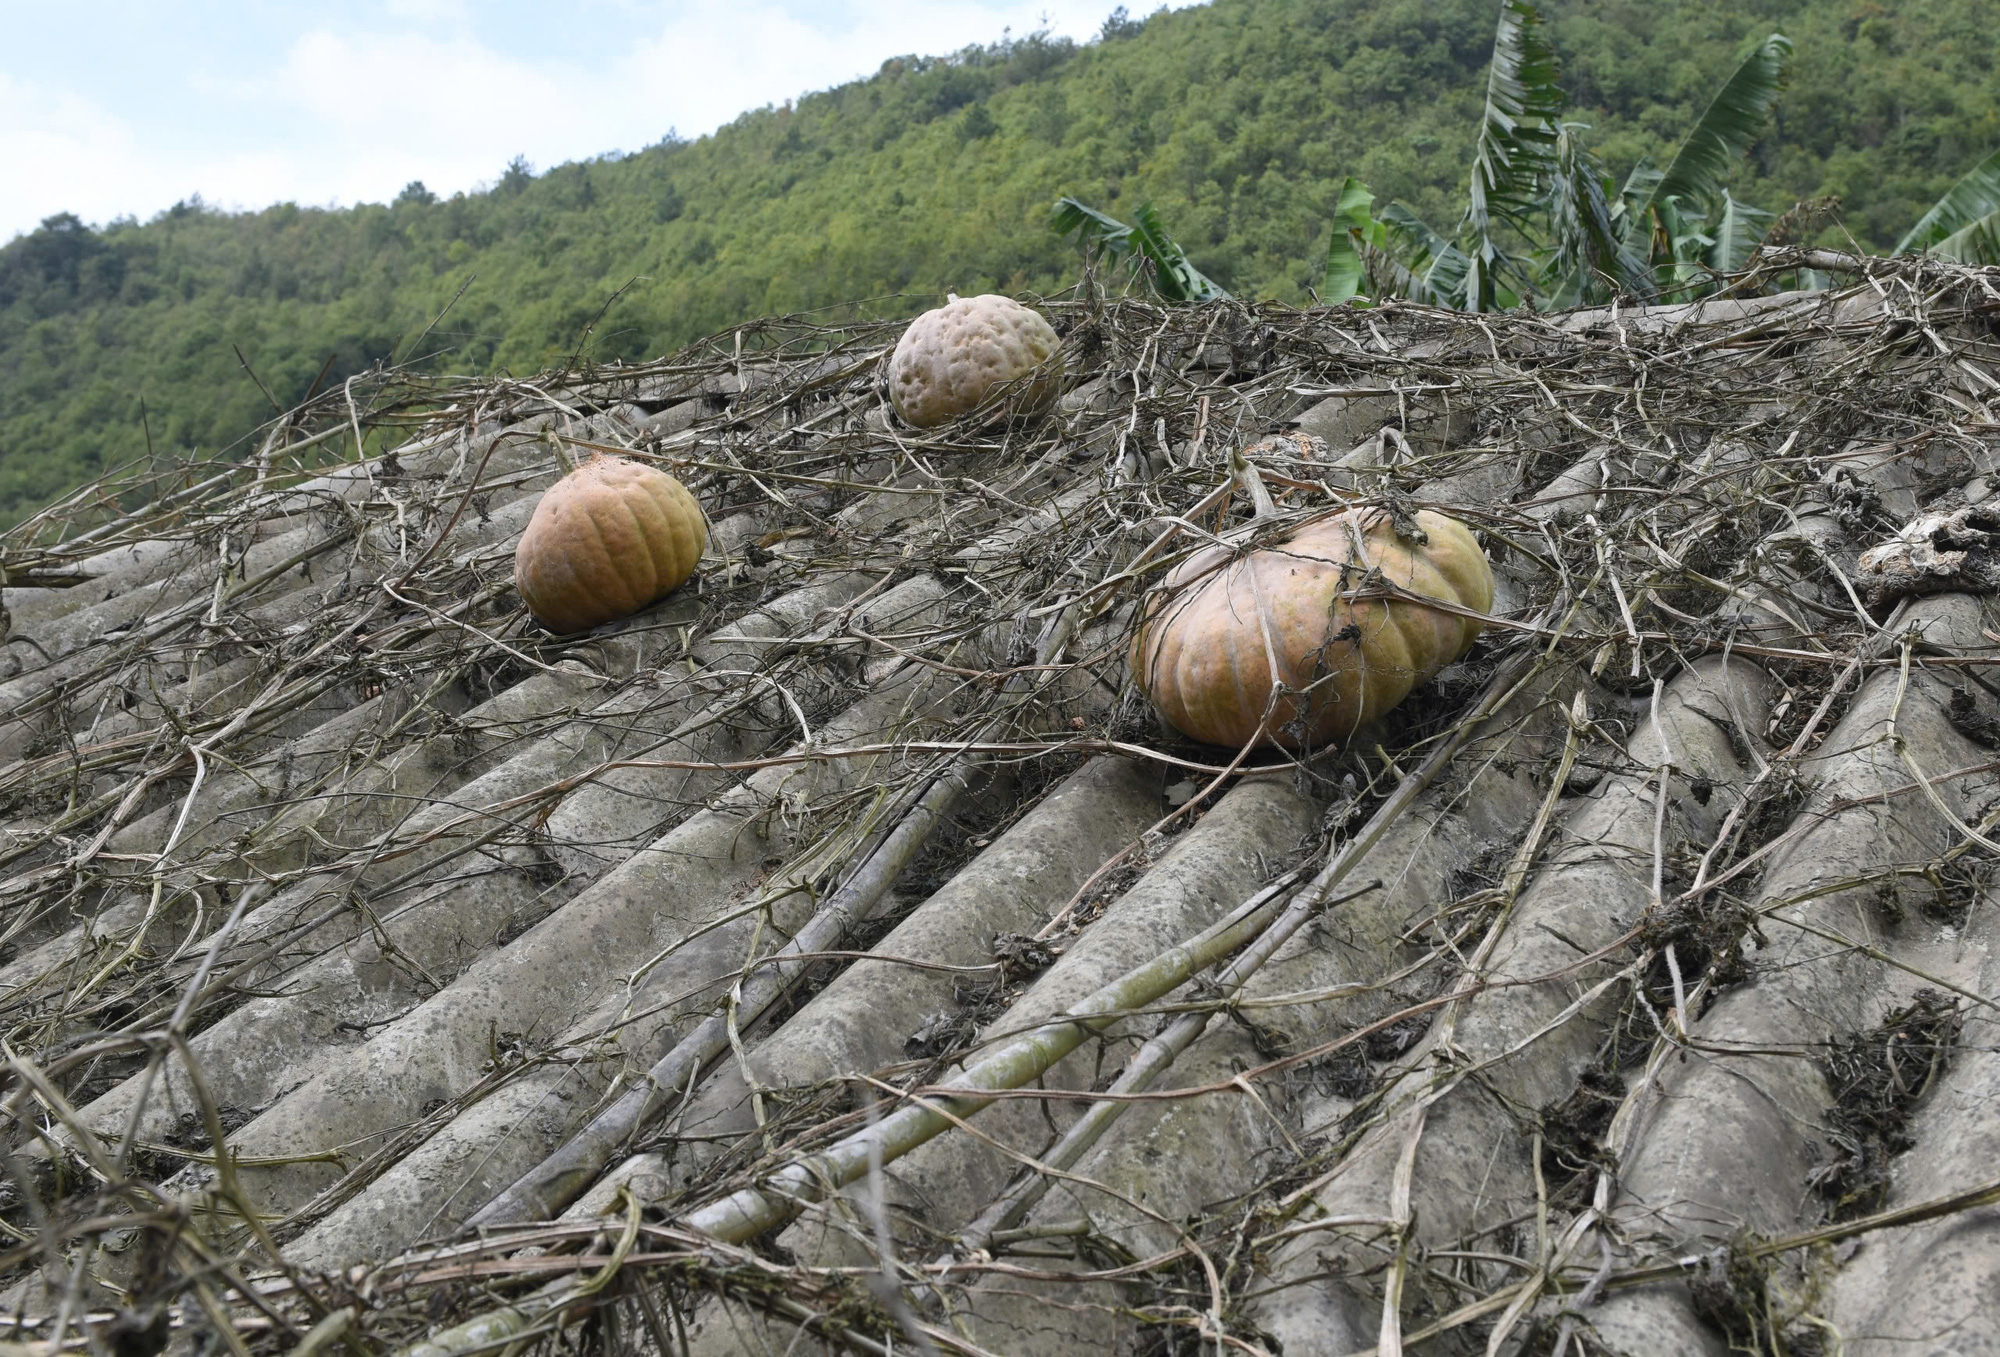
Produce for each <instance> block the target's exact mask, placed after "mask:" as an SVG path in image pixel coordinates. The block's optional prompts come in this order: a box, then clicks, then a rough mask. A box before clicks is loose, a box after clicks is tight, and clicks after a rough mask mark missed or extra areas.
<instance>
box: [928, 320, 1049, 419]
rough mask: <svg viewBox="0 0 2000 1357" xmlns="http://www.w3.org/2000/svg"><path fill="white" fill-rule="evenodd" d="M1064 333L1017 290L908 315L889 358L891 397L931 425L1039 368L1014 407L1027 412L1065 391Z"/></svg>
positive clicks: (1041, 406) (976, 406)
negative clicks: (1060, 352)
mask: <svg viewBox="0 0 2000 1357" xmlns="http://www.w3.org/2000/svg"><path fill="white" fill-rule="evenodd" d="M1058 343H1059V341H1058V340H1057V339H1056V332H1055V330H1054V329H1052V328H1051V327H1050V325H1049V323H1048V321H1046V320H1044V319H1043V318H1042V314H1041V312H1039V311H1036V310H1033V309H1032V308H1030V307H1026V306H1023V305H1021V303H1019V302H1017V301H1015V300H1014V299H1013V298H1012V297H1001V296H995V295H991V294H989V295H987V296H983V297H953V298H952V299H951V300H950V301H949V302H947V303H946V304H945V305H943V306H940V307H938V308H937V309H936V310H935V311H926V312H924V313H923V314H922V315H921V316H918V317H917V318H916V319H915V320H913V321H911V322H910V328H909V329H907V330H905V331H903V337H902V339H901V340H900V341H898V343H897V344H896V352H895V354H894V356H892V357H891V358H890V359H889V403H890V404H891V405H894V406H895V407H896V413H897V414H899V415H901V416H902V417H903V420H904V422H905V423H908V424H911V425H913V426H915V427H916V428H919V429H928V428H932V427H934V426H936V425H939V424H943V423H946V422H948V421H950V420H953V419H956V418H958V416H960V415H962V414H964V413H966V412H967V411H968V410H973V409H977V408H978V407H979V405H980V404H981V403H982V402H983V401H985V400H986V398H987V397H988V396H990V395H992V394H993V391H994V389H995V388H996V387H998V386H1000V385H1002V384H1003V383H1006V382H1011V381H1014V380H1016V379H1017V378H1021V377H1026V376H1027V375H1028V374H1030V373H1035V372H1037V369H1040V371H1039V373H1038V374H1037V375H1036V377H1035V379H1034V380H1033V381H1031V382H1028V383H1026V384H1025V387H1024V389H1023V390H1022V391H1021V392H1020V394H1019V396H1017V397H1016V399H1015V400H1014V401H1013V402H1012V403H1011V408H1012V409H1013V410H1015V411H1017V412H1020V413H1029V412H1032V411H1036V410H1040V409H1043V408H1045V407H1046V406H1047V405H1048V404H1049V403H1050V402H1051V401H1053V400H1054V399H1055V398H1056V397H1057V396H1058V395H1059V394H1061V386H1062V368H1061V362H1060V360H1059V359H1058V360H1057V361H1055V362H1051V361H1050V359H1051V358H1052V357H1053V356H1054V355H1055V352H1056V349H1057V346H1058Z"/></svg>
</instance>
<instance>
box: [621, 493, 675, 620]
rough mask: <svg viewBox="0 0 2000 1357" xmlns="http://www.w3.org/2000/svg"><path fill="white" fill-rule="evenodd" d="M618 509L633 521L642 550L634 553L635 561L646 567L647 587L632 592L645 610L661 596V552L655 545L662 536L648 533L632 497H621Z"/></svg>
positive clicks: (663, 527) (637, 588)
mask: <svg viewBox="0 0 2000 1357" xmlns="http://www.w3.org/2000/svg"><path fill="white" fill-rule="evenodd" d="M647 501H648V502H650V501H651V496H648V497H647ZM618 507H619V508H620V509H623V510H624V511H625V516H626V517H627V518H629V519H631V520H632V533H633V536H634V537H635V538H637V544H638V546H639V547H640V548H641V549H640V550H638V551H635V552H633V553H632V556H633V559H634V560H635V561H643V562H645V565H646V583H645V585H644V586H643V587H636V588H634V589H633V590H632V593H633V595H634V597H636V598H637V599H638V600H639V602H638V603H637V605H636V606H637V607H639V608H643V607H645V606H646V605H647V604H648V603H651V602H652V601H653V600H654V599H656V598H658V597H659V596H660V558H659V550H658V548H657V547H656V546H655V543H656V542H657V541H658V540H659V537H660V536H661V534H657V533H653V532H649V531H647V525H646V523H645V521H644V520H642V519H641V518H640V517H639V506H638V505H637V504H635V503H633V501H632V497H631V496H629V495H620V496H619V497H618ZM660 527H661V529H662V530H663V531H664V529H665V527H666V525H665V524H664V523H662V524H661V525H660Z"/></svg>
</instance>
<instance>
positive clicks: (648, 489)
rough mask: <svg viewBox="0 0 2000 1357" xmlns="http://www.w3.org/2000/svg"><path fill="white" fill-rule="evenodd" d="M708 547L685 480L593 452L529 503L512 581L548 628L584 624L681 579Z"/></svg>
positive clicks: (625, 609)
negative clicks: (532, 504)
mask: <svg viewBox="0 0 2000 1357" xmlns="http://www.w3.org/2000/svg"><path fill="white" fill-rule="evenodd" d="M707 546H708V522H707V520H705V519H704V518H703V517H702V514H701V505H699V504H697V503H696V502H695V498H694V496H693V495H691V494H689V493H688V490H687V487H686V486H684V485H682V484H681V483H680V482H679V481H677V480H675V479H674V478H673V477H672V476H669V475H668V474H667V473H666V472H664V471H660V470H658V469H656V468H654V467H650V466H644V465H641V464H640V463H638V462H629V461H626V460H625V459H624V458H623V457H605V456H603V455H601V454H599V455H594V456H592V457H591V459H590V460H589V461H588V462H585V463H584V464H583V465H582V466H580V467H578V468H577V469H576V470H574V471H572V472H570V473H569V475H567V476H565V477H563V478H562V479H561V480H559V481H557V482H556V483H555V484H554V485H552V486H550V487H549V490H548V493H547V494H545V495H543V496H542V502H541V503H540V504H537V505H536V506H535V513H534V517H532V518H530V519H529V520H528V530H527V531H526V532H524V533H522V534H521V544H520V545H519V546H518V547H516V548H515V549H514V585H515V587H516V588H517V589H519V590H520V591H521V598H522V599H523V601H525V602H526V603H527V605H528V608H529V610H530V611H532V612H533V613H534V614H535V618H536V620H537V621H539V622H540V623H541V624H542V625H543V626H545V627H547V628H548V629H549V630H550V631H553V632H557V633H562V634H567V633H569V632H575V631H587V630H589V629H590V628H591V627H595V626H601V625H603V624H604V623H606V622H610V621H613V620H615V619H617V618H620V617H629V616H630V615H631V614H633V613H635V612H638V611H639V609H641V608H643V607H645V606H646V605H647V604H649V603H651V602H653V601H654V600H655V599H657V598H660V597H661V596H662V595H664V594H666V593H667V592H669V591H670V590H672V589H674V588H676V587H678V586H679V585H680V584H681V582H682V581H684V580H686V579H687V577H688V576H689V575H691V574H693V573H694V567H695V562H697V561H699V560H700V559H701V553H702V552H703V551H704V550H705V549H706V548H707Z"/></svg>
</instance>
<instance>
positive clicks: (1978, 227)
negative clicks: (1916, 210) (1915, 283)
mask: <svg viewBox="0 0 2000 1357" xmlns="http://www.w3.org/2000/svg"><path fill="white" fill-rule="evenodd" d="M1896 253H1897V254H1927V255H1932V256H1934V257H1936V258H1938V259H1951V260H1956V261H1957V262H1959V263H1961V264H2000V151H1994V152H1993V153H1992V154H1991V155H1989V156H1987V157H1986V158H1985V159H1984V160H1982V161H1980V162H1979V163H1978V164H1977V165H1974V166H1973V167H1972V169H1971V170H1969V171H1968V172H1967V173H1966V175H1965V177H1964V178H1963V179H1960V180H1959V181H1958V182H1957V183H1956V184H1953V185H1952V186H1951V187H1950V188H1949V189H1947V190H1946V191H1945V195H1944V197H1942V198H1940V199H1938V200H1937V202H1936V203H1934V204H1932V206H1931V210H1930V211H1928V212H1926V213H1924V215H1923V216H1921V217H1919V218H1918V219H1917V224H1916V225H1915V226H1912V227H1911V228H1910V229H1909V232H1908V234H1906V235H1905V236H1904V237H1903V238H1902V239H1901V240H1899V241H1897V242H1896Z"/></svg>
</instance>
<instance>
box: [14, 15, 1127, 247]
mask: <svg viewBox="0 0 2000 1357" xmlns="http://www.w3.org/2000/svg"><path fill="white" fill-rule="evenodd" d="M1110 7H1111V6H1110V3H1109V2H1108V0H932V2H931V3H922V2H913V0H826V3H818V4H807V3H799V0H676V2H675V3H672V4H668V5H661V6H658V7H652V6H629V5H624V4H612V5H608V6H602V7H598V6H590V7H585V6H579V7H577V8H576V9H574V10H565V11H551V12H547V13H545V14H544V15H543V16H542V18H541V20H540V21H541V22H548V21H549V18H548V17H547V15H548V14H550V13H556V12H561V13H563V14H564V16H565V18H564V21H565V22H574V23H576V24H581V25H586V26H587V28H589V29H598V30H601V32H589V31H586V30H585V29H579V30H577V31H576V32H574V33H572V34H571V37H572V39H575V38H577V37H579V36H581V37H585V38H588V39H590V41H589V43H588V44H586V46H587V47H590V48H594V49H595V50H596V51H597V52H599V53H601V56H600V57H598V58H596V59H593V60H591V61H590V62H589V63H588V64H584V63H582V62H579V61H575V60H570V61H562V60H555V59H548V60H541V59H535V58H533V57H530V56H522V55H510V54H509V53H510V52H521V53H532V52H533V50H534V49H533V42H532V34H498V35H493V36H497V37H499V38H513V39H514V41H513V42H511V43H509V42H502V43H500V44H498V45H496V44H495V43H493V42H490V41H488V40H487V37H486V36H483V35H481V34H480V33H479V31H478V29H479V20H478V17H477V15H478V10H477V9H476V8H471V9H468V7H467V6H465V5H464V4H463V3H462V0H387V9H386V13H387V14H388V16H389V18H388V21H387V22H378V23H376V24H374V25H372V26H370V25H367V24H350V25H343V26H342V27H341V28H339V29H335V28H332V27H314V28H310V29H307V30H305V31H302V32H297V33H296V34H295V35H294V36H292V37H291V38H290V39H289V40H288V45H286V46H285V47H284V48H283V49H282V50H280V51H277V52H272V53H269V54H268V56H267V59H264V60H246V61H237V62H234V63H232V65H233V68H234V69H235V70H237V71H247V72H251V74H248V75H244V76H239V77H235V78H233V79H232V80H230V81H228V82H217V81H211V80H201V79H198V78H196V77H192V76H187V75H183V74H179V73H176V72H173V71H171V70H164V69H160V68H161V67H165V66H170V64H171V63H158V64H156V65H155V67H154V68H153V69H154V70H156V71H157V72H158V74H157V75H153V76H150V77H149V78H150V79H157V80H159V81H160V82H161V87H160V88H159V89H157V90H153V89H148V90H146V91H145V92H144V94H145V97H144V98H142V99H134V100H133V101H132V104H131V107H133V108H134V109H138V108H143V109H145V110H146V112H145V113H144V114H143V115H140V114H137V113H134V114H130V115H128V116H127V117H124V118H121V117H119V116H116V115H115V114H114V113H113V112H111V111H109V110H107V109H106V108H105V107H103V106H101V104H99V103H93V102H91V101H90V100H87V99H84V98H82V97H81V96H79V95H76V94H73V93H70V92H67V91H66V90H64V89H63V88H61V87H60V86H59V85H56V84H54V83H53V80H54V79H59V78H60V77H59V76H54V77H42V76H38V77H37V78H36V79H35V80H34V81H32V82H31V81H29V80H26V79H23V78H18V77H17V78H13V79H10V78H9V77H8V76H7V75H5V74H4V73H0V127H6V128H8V129H9V132H8V134H7V135H6V136H5V137H4V138H0V240H4V239H6V238H7V237H10V236H12V235H13V234H14V233H15V232H18V231H23V230H28V229H31V228H32V227H33V226H34V224H35V223H36V222H37V221H39V220H40V219H41V218H42V217H44V216H47V215H49V214H50V213H52V212H57V211H73V212H75V213H77V214H78V215H79V216H81V217H83V218H85V219H86V220H89V221H104V220H107V219H109V218H111V217H114V216H119V215H124V214H133V215H138V216H142V217H143V216H148V215H150V214H152V213H154V212H157V211H160V210H161V209H163V208H165V207H168V206H170V205H172V204H173V203H174V202H176V201H178V200H180V199H182V198H184V197H186V196H188V195H189V194H191V193H195V192H199V193H200V194H201V195H202V196H203V197H204V198H205V199H206V200H207V201H209V202H210V203H214V204H217V205H221V206H228V207H261V206H264V205H266V204H269V203H272V202H278V201H283V200H287V199H290V200H294V201H299V202H306V203H341V204H347V203H353V202H360V201H374V202H380V201H384V200H386V199H388V198H390V197H392V196H394V195H395V193H396V192H397V191H398V190H399V189H400V188H401V187H402V186H403V185H404V184H405V183H407V182H409V181H410V180H412V179H421V180H423V181H424V182H425V183H426V184H427V185H428V186H429V187H430V188H431V189H432V190H433V191H435V192H438V193H447V194H448V193H452V192H455V191H459V190H467V189H471V188H474V187H476V186H477V185H479V184H481V183H486V182H490V181H492V180H493V179H495V178H497V177H498V176H499V174H500V172H501V170H502V169H503V168H504V167H505V165H506V163H507V161H508V160H509V159H511V158H512V157H513V156H515V155H525V156H527V158H528V159H529V160H530V161H531V162H533V163H534V164H536V165H537V166H539V167H544V168H545V167H547V166H549V165H551V164H555V163H559V162H561V161H564V160H577V159H584V158H587V157H590V156H593V155H599V154H602V153H604V152H607V151H612V150H637V149H638V148H639V147H641V146H645V145H648V144H651V143H652V142H655V141H658V140H659V139H660V138H661V137H662V136H664V135H665V134H666V132H667V130H668V129H669V128H674V129H677V130H678V131H679V132H680V133H681V134H682V135H683V136H694V135H700V134H702V133H705V132H708V131H711V130H713V129H714V128H716V127H718V126H720V125H721V124H723V123H726V122H728V121H730V120H731V119H732V118H734V117H735V116H736V115H737V114H739V113H741V112H743V111H745V110H746V109H751V108H757V107H761V106H763V105H765V104H773V103H779V102H782V101H784V100H786V99H789V98H793V97H796V96H798V95H800V94H803V93H806V92H808V91H812V90H818V89H825V88H827V87H828V86H831V85H835V84H839V83H841V82H843V81H846V80H851V79H854V78H856V77H859V76H864V75H867V74H869V73H870V72H872V71H874V70H875V69H876V68H877V67H879V66H880V65H881V63H882V62H883V61H884V60H885V59H887V58H889V57H891V56H896V55H901V54H905V53H913V52H914V53H940V52H949V51H953V50H956V49H957V48H960V47H963V46H965V45H966V44H968V43H974V42H988V41H992V40H994V39H996V38H998V37H999V36H1000V33H1001V30H1002V28H1003V27H1011V28H1012V29H1013V31H1014V33H1015V34H1016V35H1021V34H1025V33H1027V32H1029V31H1031V30H1033V29H1035V28H1038V27H1040V26H1042V21H1043V19H1044V18H1046V19H1047V21H1048V22H1049V24H1050V26H1052V27H1053V28H1054V29H1055V31H1056V32H1058V33H1062V34H1066V35H1068V36H1072V37H1077V38H1084V37H1088V36H1090V35H1091V34H1092V33H1094V32H1095V30H1096V28H1097V25H1098V24H1099V22H1101V20H1102V19H1103V16H1104V14H1105V13H1106V12H1108V10H1109V9H1110ZM1135 8H1136V7H1135ZM634 9H641V10H643V11H649V12H650V15H651V17H650V19H649V18H648V17H645V15H644V14H641V15H636V16H635V14H634V12H633V11H634ZM614 30H616V31H614ZM569 50H571V51H574V50H577V43H576V42H575V41H572V42H571V44H570V47H569Z"/></svg>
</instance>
